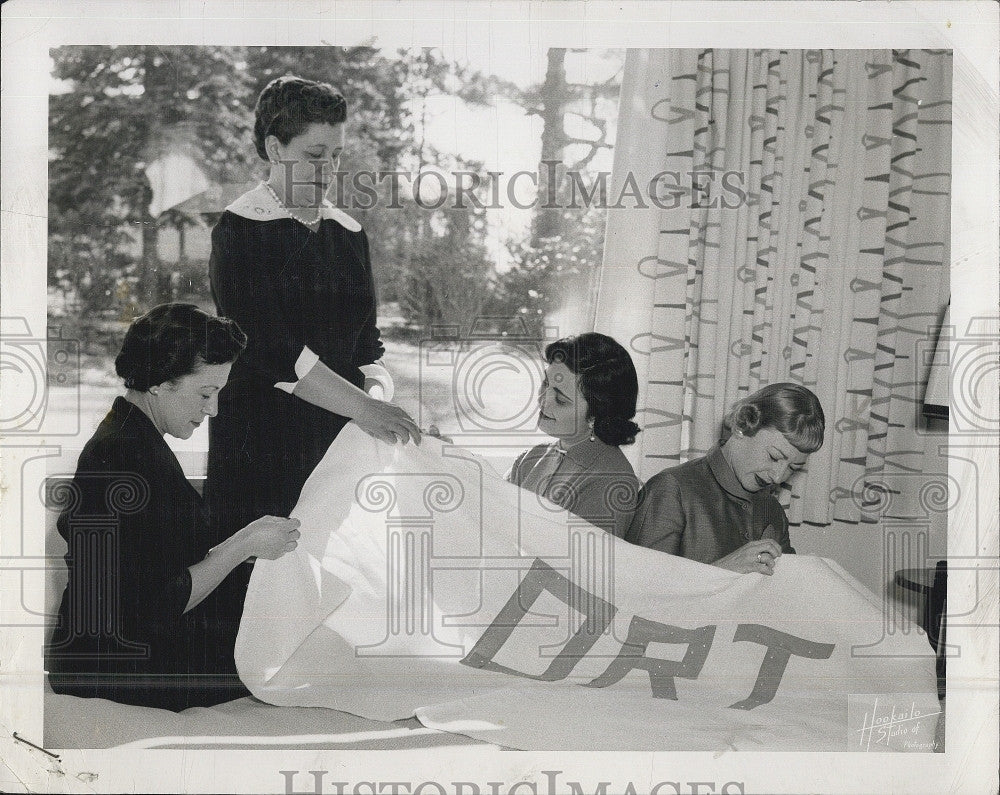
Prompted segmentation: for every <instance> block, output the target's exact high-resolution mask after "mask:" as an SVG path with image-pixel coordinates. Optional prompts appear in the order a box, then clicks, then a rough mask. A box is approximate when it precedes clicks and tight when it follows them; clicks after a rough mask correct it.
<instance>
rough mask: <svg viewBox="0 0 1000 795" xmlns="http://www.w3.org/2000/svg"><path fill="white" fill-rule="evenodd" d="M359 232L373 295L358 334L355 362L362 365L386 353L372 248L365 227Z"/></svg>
mask: <svg viewBox="0 0 1000 795" xmlns="http://www.w3.org/2000/svg"><path fill="white" fill-rule="evenodd" d="M358 234H359V235H360V237H361V261H362V264H363V266H364V269H365V273H366V274H367V276H368V290H369V295H370V296H371V303H370V305H369V311H368V313H367V316H366V317H365V318H364V319H363V320H362V324H361V331H360V333H359V334H358V344H357V349H356V355H355V361H354V364H355V365H356V366H358V367H360V366H361V365H364V364H372V363H374V362H377V361H378V360H379V359H381V358H382V354H383V353H385V346H383V345H382V339H381V336H382V335H381V332H380V331H379V328H378V322H377V321H378V318H377V314H378V313H377V306H378V296H377V294H376V292H375V277H374V274H373V273H372V261H371V249H370V246H369V245H368V235H366V234H365V232H364V230H363V229H362V230H361V231H360V232H359V233H358Z"/></svg>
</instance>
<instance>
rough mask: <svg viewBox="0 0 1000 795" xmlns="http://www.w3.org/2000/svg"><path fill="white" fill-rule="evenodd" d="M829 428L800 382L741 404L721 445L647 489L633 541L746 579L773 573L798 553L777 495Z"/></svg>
mask: <svg viewBox="0 0 1000 795" xmlns="http://www.w3.org/2000/svg"><path fill="white" fill-rule="evenodd" d="M824 423H825V420H824V418H823V409H822V407H821V406H820V404H819V400H818V399H817V398H816V396H815V395H814V394H813V393H812V392H810V391H809V390H808V389H806V388H805V387H803V386H799V385H797V384H788V383H783V384H771V385H770V386H766V387H764V388H763V389H760V390H758V391H757V392H754V393H753V394H752V395H750V396H749V397H746V398H744V399H743V400H740V401H737V402H736V403H735V404H734V405H733V407H732V408H731V409H730V411H729V414H727V415H726V418H725V420H724V421H723V428H722V438H721V441H720V443H719V445H718V446H717V447H715V448H713V449H712V450H711V451H710V452H709V454H708V455H706V456H705V457H704V458H698V459H695V460H693V461H688V462H687V463H685V464H681V465H680V466H678V467H673V468H672V469H667V470H664V471H663V472H660V473H659V474H658V475H654V476H653V477H652V478H650V479H649V481H648V482H647V483H646V485H645V486H643V489H642V495H641V499H640V505H639V509H638V510H637V511H636V513H635V517H634V519H633V520H632V526H631V527H630V528H629V530H628V533H627V534H626V536H625V539H626V540H627V541H631V542H632V543H634V544H639V545H640V546H644V547H650V548H652V549H658V550H660V551H661V552H668V553H669V554H671V555H680V556H681V557H685V558H690V559H691V560H697V561H700V562H702V563H712V564H714V565H716V566H720V567H722V568H724V569H729V570H730V571H735V572H739V573H740V574H746V573H749V572H758V573H760V574H772V573H773V572H774V564H775V561H776V560H777V559H778V557H780V556H781V554H782V553H783V552H795V550H794V549H792V545H791V540H790V539H789V536H788V519H787V517H786V516H785V511H784V509H783V508H782V507H781V504H780V503H779V502H778V500H777V499H776V498H775V496H774V492H775V490H776V489H777V488H778V487H780V486H781V484H782V483H784V482H785V481H786V480H787V479H788V478H789V477H790V476H791V475H792V474H793V473H795V472H797V471H799V470H800V469H802V467H803V466H804V465H805V463H806V459H807V458H808V457H809V454H810V453H813V452H815V451H816V450H818V449H819V448H820V447H821V446H822V444H823V430H824Z"/></svg>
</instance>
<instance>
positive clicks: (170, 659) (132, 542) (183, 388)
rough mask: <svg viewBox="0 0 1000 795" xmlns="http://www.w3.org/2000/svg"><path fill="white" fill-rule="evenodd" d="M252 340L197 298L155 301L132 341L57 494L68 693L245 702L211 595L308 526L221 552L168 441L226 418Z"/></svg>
mask: <svg viewBox="0 0 1000 795" xmlns="http://www.w3.org/2000/svg"><path fill="white" fill-rule="evenodd" d="M245 344H246V337H245V336H244V335H243V332H241V331H240V329H239V327H238V326H237V325H236V324H235V323H234V322H233V321H232V320H228V319H226V318H217V317H212V316H211V315H208V314H206V313H204V312H202V311H201V310H199V309H198V308H197V307H195V306H194V305H192V304H164V305H162V306H158V307H156V308H155V309H153V310H152V311H150V312H149V313H148V314H146V315H143V316H142V317H140V318H139V319H138V320H136V321H135V322H134V323H133V324H132V325H131V327H130V328H129V330H128V332H127V333H126V335H125V341H124V343H123V344H122V349H121V353H119V354H118V357H117V359H115V370H116V371H117V373H118V375H119V376H120V377H121V378H122V379H123V380H124V382H125V390H126V391H125V396H124V397H118V398H116V399H115V401H114V404H113V405H112V407H111V411H110V413H109V414H108V415H107V417H105V419H104V421H103V422H101V424H100V426H98V428H97V431H96V432H95V433H94V435H93V437H91V439H90V441H89V442H87V444H86V446H85V447H84V448H83V451H82V452H81V454H80V458H79V461H78V463H77V468H76V474H75V476H74V477H73V480H72V482H71V483H68V484H63V485H62V486H60V487H57V488H56V489H55V493H54V494H53V498H54V499H55V500H56V501H57V502H60V503H61V505H62V507H63V510H62V512H61V514H60V516H59V519H58V522H57V527H58V530H59V533H60V534H61V535H62V537H63V538H64V539H66V543H67V548H68V552H67V555H66V563H67V566H68V569H69V579H68V582H67V585H66V590H65V592H64V593H63V597H62V602H61V604H60V606H59V624H58V627H57V629H56V630H55V632H54V635H53V638H52V640H51V641H50V644H49V646H48V648H47V650H46V651H47V663H48V668H49V676H50V682H51V684H52V688H53V690H55V691H56V692H57V693H66V694H70V695H76V696H83V697H91V698H107V699H111V700H112V701H120V702H124V703H127V704H139V705H143V706H149V707H161V708H164V709H173V710H180V709H184V708H186V707H190V706H196V705H206V706H207V705H211V704H216V703H219V702H220V701H227V700H230V699H232V698H236V697H238V696H242V695H247V691H246V690H245V688H243V686H242V685H241V684H240V682H239V679H238V677H237V675H236V669H235V664H234V663H233V662H232V647H229V649H228V650H225V649H220V646H219V637H218V630H219V627H218V622H217V617H216V616H215V615H214V612H213V610H212V609H211V608H209V607H207V606H206V605H205V603H204V600H205V598H206V597H207V596H208V595H209V594H210V593H212V591H213V590H215V589H216V588H217V587H218V586H219V584H220V583H221V582H222V581H223V580H224V579H225V578H226V577H227V576H228V575H229V574H230V572H232V570H233V569H234V568H236V567H237V566H238V565H239V564H240V563H241V562H243V561H244V560H246V559H247V558H250V557H263V558H270V559H274V558H278V557H280V556H281V555H283V554H284V553H285V552H288V551H290V550H292V549H294V548H295V546H296V539H297V538H298V537H299V532H298V530H297V527H298V524H299V523H298V520H294V519H279V518H275V517H273V516H265V517H263V518H259V519H257V520H256V521H254V522H250V523H248V524H247V525H246V526H245V527H243V528H242V529H240V530H238V531H237V532H236V533H234V534H233V535H232V536H231V537H229V538H228V539H226V540H225V541H224V542H223V543H221V544H218V545H217V546H214V547H213V543H212V541H211V539H212V536H211V533H210V531H209V527H208V523H207V519H206V516H205V512H204V508H203V505H202V500H201V497H200V495H199V494H198V492H197V491H196V490H195V489H194V487H193V486H191V484H190V483H189V482H188V481H187V480H186V478H185V477H184V473H183V472H182V470H181V467H180V464H179V463H178V462H177V459H176V458H175V456H174V454H173V452H172V451H171V450H170V448H169V447H168V446H167V443H166V442H165V441H164V438H163V437H164V434H170V435H171V436H175V437H177V438H179V439H187V438H189V437H190V436H191V434H192V433H194V430H195V428H196V427H198V425H200V424H201V422H202V421H203V420H204V419H205V417H206V416H208V417H211V416H212V415H214V414H215V412H216V407H217V401H218V396H219V392H220V390H221V389H222V387H223V386H225V383H226V379H227V377H228V376H229V370H230V368H231V367H232V363H233V361H234V360H235V359H236V357H237V356H238V355H239V353H240V351H242V350H243V347H244V345H245Z"/></svg>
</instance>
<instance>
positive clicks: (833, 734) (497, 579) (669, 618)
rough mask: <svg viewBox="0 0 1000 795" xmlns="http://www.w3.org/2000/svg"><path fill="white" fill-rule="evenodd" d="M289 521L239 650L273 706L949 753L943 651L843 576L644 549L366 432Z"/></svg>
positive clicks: (252, 600) (639, 740)
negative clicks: (942, 722)
mask: <svg viewBox="0 0 1000 795" xmlns="http://www.w3.org/2000/svg"><path fill="white" fill-rule="evenodd" d="M291 515H292V516H293V517H296V518H298V519H299V520H300V521H301V523H302V525H301V532H302V538H301V540H300V542H299V548H298V549H297V550H295V552H293V553H289V554H288V555H285V556H284V557H282V558H280V559H278V560H276V561H267V560H258V561H257V564H256V565H255V567H254V571H253V576H252V579H251V581H250V586H249V589H248V592H247V598H246V605H245V609H244V615H243V622H242V625H241V627H240V633H239V637H238V639H237V645H236V663H237V666H238V668H239V671H240V675H241V677H242V678H243V680H244V682H245V683H246V684H247V686H248V688H249V689H250V691H251V692H252V693H253V694H254V695H255V696H256V697H257V698H259V699H261V700H263V701H266V702H268V703H271V704H279V705H284V706H323V707H331V708H334V709H340V710H344V711H346V712H350V713H353V714H356V715H362V716H364V717H367V718H373V719H379V720H395V719H399V718H406V717H409V716H412V715H414V714H416V715H417V716H418V718H419V719H420V720H421V722H423V723H424V724H425V725H427V726H429V727H432V728H439V729H443V730H445V731H461V732H462V733H464V734H467V735H469V736H472V737H476V738H479V739H484V740H487V741H490V742H495V743H498V744H500V745H502V746H505V747H509V748H520V749H530V750H566V749H573V750H661V751H663V750H689V751H723V750H753V751H760V750H771V751H805V750H836V751H848V750H882V751H886V750H892V751H928V750H931V749H930V746H929V744H930V743H932V742H933V738H934V730H935V728H936V722H937V713H938V712H939V707H938V701H937V693H936V681H935V678H934V658H933V656H932V653H931V649H930V646H929V645H928V644H927V642H926V639H925V638H924V637H923V636H921V635H918V634H916V633H914V632H911V631H909V629H906V631H897V632H889V631H888V630H887V629H886V623H885V619H884V616H883V608H882V607H881V604H880V602H879V600H878V599H876V597H875V596H874V595H873V594H871V593H870V592H869V591H868V590H867V589H866V588H864V586H863V585H861V584H860V583H859V582H857V581H856V580H854V579H853V578H852V577H851V576H850V575H849V574H847V572H845V571H844V570H843V569H842V568H841V567H840V566H838V565H837V564H835V563H833V562H831V561H827V560H824V559H821V558H814V557H808V556H805V555H785V556H782V558H781V559H780V560H779V562H778V565H777V567H776V569H775V573H774V575H773V576H770V577H765V576H763V575H758V574H746V575H738V574H734V573H732V572H728V571H725V570H723V569H720V568H717V567H714V566H706V565H703V564H701V563H696V562H694V561H689V560H685V559H683V558H678V557H674V556H671V555H666V554H663V553H660V552H656V551H653V550H649V549H644V548H641V547H637V546H633V545H631V544H628V543H627V542H624V541H622V540H621V539H618V538H615V537H614V536H612V535H610V534H607V533H605V532H604V531H602V530H600V529H598V528H596V527H593V526H591V525H588V524H586V523H583V522H582V521H581V520H579V519H578V518H577V517H574V516H572V515H570V514H568V513H567V512H566V511H563V510H561V509H559V508H558V507H557V506H555V505H554V504H553V503H551V502H549V501H548V500H545V499H544V498H541V497H538V496H537V495H535V494H534V493H532V492H529V491H526V490H523V489H520V488H518V487H517V486H514V485H512V484H510V483H507V482H505V481H504V480H503V479H502V478H500V477H499V476H498V475H497V474H496V473H495V472H494V471H493V470H492V469H491V468H490V467H488V466H485V465H484V464H483V462H482V461H481V460H480V459H479V458H477V457H476V456H475V455H473V454H472V453H470V452H469V451H467V450H463V449H461V448H457V447H455V446H453V445H447V444H445V443H443V442H442V441H440V440H438V439H434V438H431V437H427V436H425V437H424V439H423V442H422V443H421V444H420V446H419V447H418V446H416V445H412V444H409V445H388V444H385V443H382V442H379V441H378V440H376V439H374V438H372V437H370V436H368V435H367V434H365V433H363V432H362V431H361V430H360V429H359V428H358V427H357V426H356V425H354V424H353V423H349V424H348V425H347V426H346V427H345V428H344V430H343V431H342V432H341V434H340V435H339V436H338V437H337V439H336V440H335V441H334V443H333V444H332V445H331V447H330V449H329V451H328V452H327V454H326V457H325V458H324V459H323V460H322V461H321V462H320V464H319V465H318V466H317V467H316V470H315V471H314V472H313V474H312V476H311V477H310V478H309V480H308V481H307V482H306V484H305V486H304V488H303V490H302V494H301V497H300V499H299V502H298V504H297V505H296V507H295V510H294V511H293V512H292V514H291ZM456 727H457V728H456ZM890 729H891V730H890ZM904 729H905V732H904V731H903V730H904Z"/></svg>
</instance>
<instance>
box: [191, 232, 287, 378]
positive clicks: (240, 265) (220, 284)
mask: <svg viewBox="0 0 1000 795" xmlns="http://www.w3.org/2000/svg"><path fill="white" fill-rule="evenodd" d="M258 242H259V241H258ZM253 248H254V241H253V240H252V239H251V235H250V232H249V228H248V227H247V225H246V224H244V223H242V222H241V221H240V219H238V218H233V217H229V216H227V215H224V216H223V217H222V219H221V220H220V221H219V223H218V225H217V226H216V227H215V229H214V230H212V253H211V257H210V259H209V275H210V279H211V286H212V298H213V299H214V300H215V307H216V311H217V312H218V313H219V315H220V316H223V317H228V318H231V319H232V320H235V321H236V322H237V323H238V324H239V327H240V328H241V329H242V330H243V333H244V334H246V335H247V338H248V340H247V347H246V350H244V351H243V353H241V354H240V362H241V364H242V365H243V366H245V367H248V368H249V369H250V370H252V371H254V372H256V373H258V374H259V375H260V376H261V377H262V378H263V379H264V380H266V381H268V382H270V383H272V384H277V383H279V382H283V381H285V382H294V381H297V380H298V376H297V375H296V373H295V362H296V360H297V359H298V358H299V355H300V354H301V353H302V350H303V346H304V345H305V341H304V340H303V339H302V338H301V325H300V324H299V323H297V322H293V321H292V318H291V317H290V316H289V311H290V308H289V307H287V306H285V303H286V302H287V291H286V290H282V289H280V286H279V285H278V284H277V279H276V277H275V274H274V272H273V268H269V267H268V263H267V262H265V261H264V258H263V257H261V256H260V255H259V252H257V253H255V252H254V251H252V249H253Z"/></svg>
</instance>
